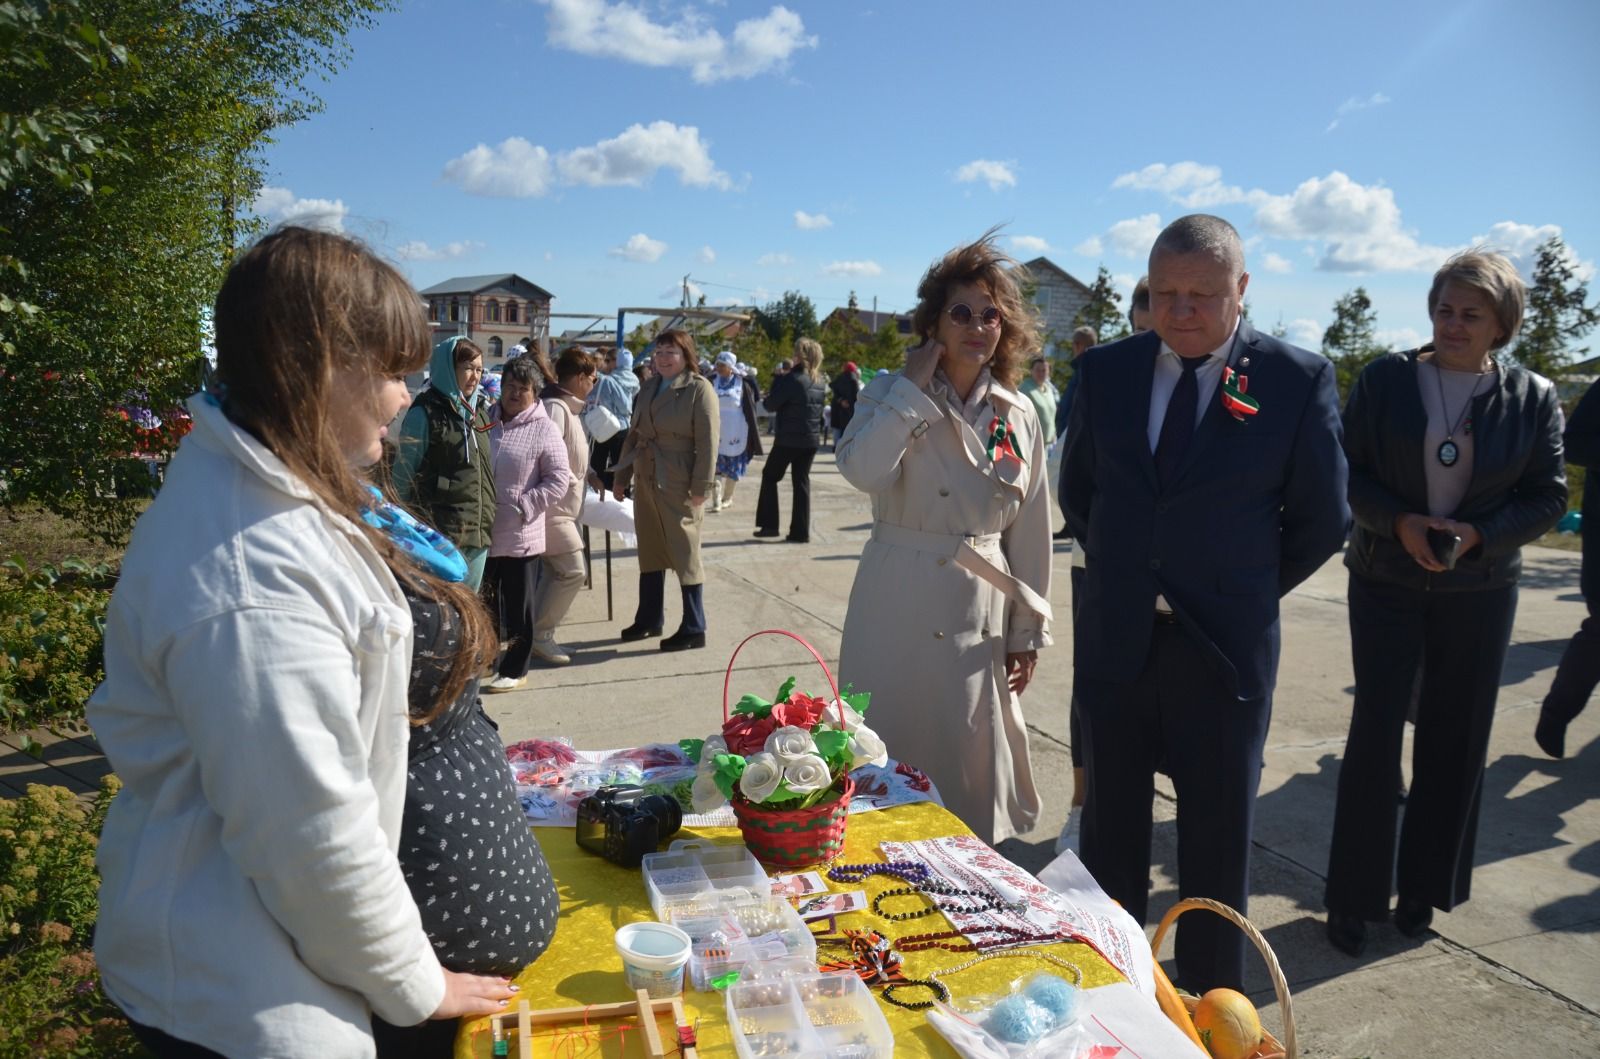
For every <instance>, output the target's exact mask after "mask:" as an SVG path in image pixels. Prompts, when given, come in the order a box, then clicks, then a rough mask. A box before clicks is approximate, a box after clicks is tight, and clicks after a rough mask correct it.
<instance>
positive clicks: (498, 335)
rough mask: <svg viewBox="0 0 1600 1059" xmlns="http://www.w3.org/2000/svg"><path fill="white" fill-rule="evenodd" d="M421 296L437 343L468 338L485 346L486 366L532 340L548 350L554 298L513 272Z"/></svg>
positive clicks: (459, 280) (458, 280)
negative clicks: (461, 336) (517, 346)
mask: <svg viewBox="0 0 1600 1059" xmlns="http://www.w3.org/2000/svg"><path fill="white" fill-rule="evenodd" d="M420 293H421V295H422V299H423V303H424V304H425V305H426V306H427V310H428V322H429V323H430V324H432V325H433V341H435V342H439V341H442V340H443V339H445V338H448V337H449V336H451V335H466V336H467V337H468V338H470V339H472V340H473V341H474V342H476V343H477V344H478V345H480V346H482V347H483V350H484V366H485V367H492V366H494V365H496V364H500V363H502V362H503V360H504V356H505V352H506V351H508V350H510V348H511V347H512V346H514V345H516V344H518V343H519V342H523V341H525V340H527V339H529V338H531V339H533V341H534V342H535V344H537V345H538V347H539V348H541V349H543V350H544V351H545V352H546V353H548V352H549V344H550V302H551V299H553V298H554V297H555V295H553V294H551V293H550V292H549V291H547V290H545V289H544V288H543V287H541V286H539V285H538V284H536V283H531V282H529V281H528V280H525V279H523V278H522V277H521V276H519V275H517V274H516V273H514V272H502V273H499V274H496V275H491V276H457V277H455V278H453V279H447V280H445V281H444V282H443V283H435V284H434V285H433V286H431V287H429V288H427V289H426V290H424V291H421V292H420Z"/></svg>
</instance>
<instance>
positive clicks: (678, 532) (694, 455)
mask: <svg viewBox="0 0 1600 1059" xmlns="http://www.w3.org/2000/svg"><path fill="white" fill-rule="evenodd" d="M716 467H717V398H716V394H714V393H713V392H712V390H711V384H710V383H709V382H707V381H706V380H704V379H702V378H701V377H700V376H698V375H696V374H694V373H693V372H690V371H688V370H684V371H682V372H679V373H678V374H677V375H676V376H675V377H674V378H673V379H672V381H671V382H670V383H669V382H666V381H665V380H662V379H659V378H658V379H656V380H654V381H653V382H651V383H647V384H646V385H645V388H644V390H643V392H641V393H640V394H639V402H638V404H636V405H634V407H633V423H632V424H631V425H630V426H629V427H628V438H627V440H626V441H624V442H623V443H622V454H621V455H620V456H618V457H617V467H616V471H617V476H616V479H615V481H616V482H617V484H619V485H620V486H622V487H623V488H624V489H626V488H627V487H628V484H629V483H630V482H631V483H632V484H633V521H634V527H635V529H636V530H637V532H638V534H639V572H640V573H642V574H649V573H654V572H655V571H657V570H668V569H670V570H672V571H674V572H675V573H676V574H677V575H678V581H679V583H680V584H684V585H698V584H700V583H701V582H703V581H704V580H705V571H704V570H703V569H702V568H701V565H700V523H701V520H702V518H703V515H702V512H703V511H704V510H705V509H704V506H703V505H702V506H700V507H696V506H694V505H693V504H691V503H689V497H690V495H694V496H710V495H711V489H712V482H713V478H714V477H715V471H716Z"/></svg>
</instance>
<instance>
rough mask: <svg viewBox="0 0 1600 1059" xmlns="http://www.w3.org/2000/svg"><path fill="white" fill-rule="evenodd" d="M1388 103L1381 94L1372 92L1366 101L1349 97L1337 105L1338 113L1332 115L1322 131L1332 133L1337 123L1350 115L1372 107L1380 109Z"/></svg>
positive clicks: (1385, 97) (1386, 98) (1387, 99)
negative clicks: (1331, 118)
mask: <svg viewBox="0 0 1600 1059" xmlns="http://www.w3.org/2000/svg"><path fill="white" fill-rule="evenodd" d="M1388 102H1390V100H1389V97H1388V96H1386V95H1384V94H1383V93H1382V92H1374V93H1372V95H1370V96H1368V97H1367V98H1366V99H1357V98H1356V97H1355V96H1351V97H1350V98H1349V99H1347V100H1345V101H1344V102H1343V103H1340V104H1339V110H1338V112H1337V113H1335V114H1334V116H1333V120H1332V121H1330V122H1328V127H1327V128H1326V129H1324V130H1323V131H1324V132H1332V131H1333V130H1334V129H1337V128H1338V127H1339V123H1340V122H1341V121H1343V120H1344V119H1345V118H1347V117H1349V116H1350V115H1351V114H1354V113H1355V112H1356V111H1358V110H1370V109H1372V108H1373V107H1381V106H1383V105H1384V104H1385V103H1388Z"/></svg>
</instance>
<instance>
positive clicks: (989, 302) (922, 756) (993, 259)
mask: <svg viewBox="0 0 1600 1059" xmlns="http://www.w3.org/2000/svg"><path fill="white" fill-rule="evenodd" d="M1010 264H1011V262H1010V259H1009V258H1007V257H1006V256H1005V254H1003V253H1002V252H1001V251H1000V250H999V249H998V248H997V247H996V246H995V245H994V240H993V234H992V233H991V234H990V235H987V236H985V237H984V238H983V239H981V240H979V241H978V242H976V243H973V244H971V245H968V246H964V247H960V248H958V249H956V250H952V251H951V252H950V253H949V254H946V255H945V257H944V258H943V259H942V260H941V261H939V262H938V263H937V264H935V265H934V266H933V267H932V268H931V269H929V270H928V273H927V275H926V276H924V277H923V279H922V283H921V284H920V285H919V286H918V288H917V297H918V299H919V301H918V305H917V308H916V312H915V314H914V315H913V317H912V322H913V326H914V327H915V328H916V330H917V333H918V334H919V335H921V336H922V339H923V342H922V344H921V345H920V346H918V347H917V348H916V349H913V350H911V351H910V352H909V353H907V354H906V366H905V369H904V370H903V371H901V372H898V373H895V374H888V373H884V374H880V375H878V377H877V378H875V379H873V380H872V382H871V383H870V384H869V385H868V386H867V388H866V389H865V390H863V391H862V393H861V396H860V399H859V401H858V403H857V407H856V412H855V415H854V417H853V418H852V419H851V420H850V426H849V428H848V429H847V430H846V431H845V434H844V437H843V439H842V440H841V441H840V443H839V471H840V473H841V474H843V475H844V477H845V479H846V480H847V481H849V482H850V484H851V485H854V486H855V487H856V488H857V489H860V490H861V491H862V492H865V493H870V494H871V496H872V515H873V527H872V538H871V540H869V541H868V542H867V546H866V550H865V551H864V552H863V553H862V555H861V565H860V567H859V569H858V570H857V573H856V580H855V586H854V588H852V590H851V592H850V607H849V611H848V613H847V614H846V617H845V628H844V644H843V648H842V650H841V653H840V659H839V674H840V678H841V680H842V681H845V682H849V683H852V684H854V685H855V686H856V687H857V688H858V689H860V690H863V691H870V692H872V724H873V727H874V728H875V729H876V730H877V731H878V733H879V734H880V735H881V736H882V737H883V740H884V742H885V744H887V746H888V748H889V753H890V754H891V755H892V756H893V757H895V758H897V759H899V760H901V761H906V762H909V763H911V764H914V765H917V766H919V767H921V768H922V769H924V770H925V771H926V772H927V773H928V775H929V776H931V777H932V778H933V781H934V783H936V784H937V785H938V787H939V791H940V794H941V795H942V796H943V798H944V803H945V806H946V807H947V808H949V809H950V811H951V812H953V813H955V814H956V815H957V816H959V817H960V818H961V819H962V821H963V822H965V823H966V825H967V826H968V827H970V828H971V829H972V831H973V833H974V834H976V835H977V836H978V837H979V838H981V839H983V840H984V841H985V842H989V843H991V844H992V843H995V842H999V841H1001V840H1002V839H1005V838H1009V837H1010V836H1012V835H1015V834H1019V833H1022V832H1025V831H1028V830H1030V829H1031V828H1032V827H1033V823H1034V820H1035V818H1036V817H1037V816H1038V812H1039V796H1038V793H1037V791H1036V790H1035V789H1034V783H1033V771H1032V767H1031V765H1030V763H1029V759H1028V735H1027V729H1026V727H1025V725H1024V721H1023V716H1022V708H1021V704H1020V703H1019V701H1018V696H1019V695H1021V693H1022V691H1023V689H1025V688H1026V687H1027V686H1028V683H1029V681H1030V680H1031V679H1032V677H1033V668H1034V665H1035V663H1036V661H1037V658H1038V650H1039V648H1041V647H1047V646H1049V644H1050V642H1051V641H1050V632H1049V623H1050V616H1051V615H1050V605H1049V603H1048V602H1047V600H1048V598H1049V595H1050V561H1051V543H1050V499H1049V492H1048V490H1047V488H1046V481H1045V478H1046V474H1045V443H1044V434H1043V432H1042V430H1041V429H1040V425H1039V420H1038V415H1037V413H1036V412H1035V411H1034V409H1033V406H1032V403H1031V402H1030V401H1029V400H1028V399H1027V398H1026V397H1023V396H1021V395H1020V394H1018V393H1017V392H1016V390H1015V389H1013V387H1014V385H1015V383H1016V378H1017V375H1018V368H1019V365H1020V364H1021V363H1023V362H1024V361H1025V358H1026V356H1027V354H1028V353H1030V352H1031V351H1032V350H1033V349H1035V348H1037V346H1038V341H1039V338H1038V326H1037V324H1036V322H1035V318H1034V316H1033V315H1032V312H1031V307H1030V306H1029V305H1028V303H1027V302H1026V301H1024V300H1023V299H1022V297H1021V295H1020V293H1019V292H1018V289H1017V284H1016V279H1015V276H1014V270H1013V269H1011V268H1008V267H1007V266H1008V265H1010Z"/></svg>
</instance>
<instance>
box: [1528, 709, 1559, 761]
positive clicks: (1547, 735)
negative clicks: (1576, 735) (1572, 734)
mask: <svg viewBox="0 0 1600 1059" xmlns="http://www.w3.org/2000/svg"><path fill="white" fill-rule="evenodd" d="M1533 741H1534V742H1535V743H1538V744H1539V749H1540V750H1543V751H1544V752H1545V753H1546V754H1549V755H1550V756H1551V757H1553V758H1555V759H1556V760H1558V761H1559V760H1560V759H1561V758H1564V757H1566V756H1567V722H1566V721H1558V720H1556V718H1555V717H1554V716H1553V715H1551V714H1549V713H1546V712H1545V711H1544V710H1540V711H1539V723H1538V724H1536V725H1534V728H1533Z"/></svg>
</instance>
